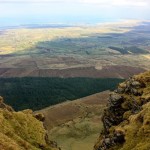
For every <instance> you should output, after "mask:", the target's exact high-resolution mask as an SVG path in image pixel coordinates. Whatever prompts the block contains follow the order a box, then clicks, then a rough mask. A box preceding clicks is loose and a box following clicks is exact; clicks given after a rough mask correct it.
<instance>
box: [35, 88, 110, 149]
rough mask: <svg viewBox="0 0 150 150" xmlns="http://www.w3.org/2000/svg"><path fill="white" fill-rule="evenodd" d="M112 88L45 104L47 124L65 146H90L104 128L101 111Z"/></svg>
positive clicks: (81, 147)
mask: <svg viewBox="0 0 150 150" xmlns="http://www.w3.org/2000/svg"><path fill="white" fill-rule="evenodd" d="M108 97H109V91H105V92H101V93H97V94H94V95H91V96H88V97H85V98H81V99H78V100H75V101H67V102H64V103H61V104H58V105H54V106H51V107H48V108H45V109H43V110H41V111H38V112H35V114H36V113H42V114H44V116H45V121H44V126H45V127H46V128H47V130H48V135H49V139H50V140H52V141H53V140H54V141H56V142H57V143H58V145H59V146H60V147H61V149H62V150H85V149H86V150H91V149H93V143H94V142H95V140H96V139H97V136H98V134H97V133H98V132H99V131H100V130H101V128H102V124H101V114H102V112H103V110H104V108H105V105H106V102H107V98H108Z"/></svg>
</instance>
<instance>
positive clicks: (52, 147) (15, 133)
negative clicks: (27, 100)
mask: <svg viewBox="0 0 150 150" xmlns="http://www.w3.org/2000/svg"><path fill="white" fill-rule="evenodd" d="M38 119H39V116H33V114H32V111H31V110H24V111H20V112H15V111H14V110H13V109H12V108H11V107H10V106H7V105H5V104H4V103H3V98H2V97H0V149H1V150H59V148H57V144H56V143H55V142H52V141H49V140H48V138H47V133H46V130H45V129H44V127H43V123H42V122H41V121H40V120H38ZM40 119H42V117H41V118H40Z"/></svg>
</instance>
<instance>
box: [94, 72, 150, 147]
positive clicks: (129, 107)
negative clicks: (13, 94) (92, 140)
mask: <svg viewBox="0 0 150 150" xmlns="http://www.w3.org/2000/svg"><path fill="white" fill-rule="evenodd" d="M102 121H103V126H104V129H103V131H102V132H101V135H100V137H99V139H98V141H97V143H96V144H95V146H94V149H95V150H150V72H146V73H143V74H140V75H136V76H133V77H132V78H130V79H128V80H127V81H125V82H124V83H121V84H120V85H119V86H118V88H117V89H116V90H115V91H114V92H113V93H112V94H111V95H110V97H109V102H108V107H107V109H105V110H104V113H103V117H102Z"/></svg>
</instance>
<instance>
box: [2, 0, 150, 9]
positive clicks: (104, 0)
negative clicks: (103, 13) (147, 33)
mask: <svg viewBox="0 0 150 150" xmlns="http://www.w3.org/2000/svg"><path fill="white" fill-rule="evenodd" d="M0 3H76V4H97V5H106V6H132V7H133V6H136V7H137V6H138V7H145V6H149V5H150V1H149V0H0Z"/></svg>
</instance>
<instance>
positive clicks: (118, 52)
mask: <svg viewBox="0 0 150 150" xmlns="http://www.w3.org/2000/svg"><path fill="white" fill-rule="evenodd" d="M148 69H150V23H149V22H138V21H124V22H119V23H108V24H101V25H96V26H74V27H58V26H56V27H50V26H48V27H46V28H42V27H39V26H37V27H36V26H35V28H33V27H32V28H31V27H24V26H22V27H18V28H17V27H16V28H14V29H5V30H4V29H3V30H2V32H1V34H0V77H24V76H33V77H34V76H35V77H80V76H81V77H84V76H86V77H117V78H127V77H129V76H132V75H133V74H137V73H140V72H143V71H144V70H148ZM104 72H105V73H104Z"/></svg>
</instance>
